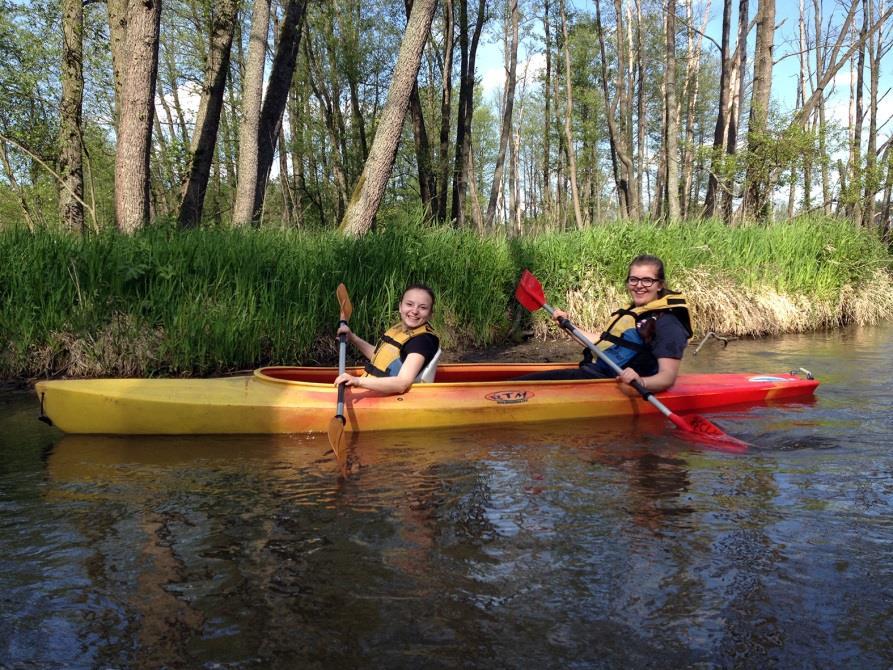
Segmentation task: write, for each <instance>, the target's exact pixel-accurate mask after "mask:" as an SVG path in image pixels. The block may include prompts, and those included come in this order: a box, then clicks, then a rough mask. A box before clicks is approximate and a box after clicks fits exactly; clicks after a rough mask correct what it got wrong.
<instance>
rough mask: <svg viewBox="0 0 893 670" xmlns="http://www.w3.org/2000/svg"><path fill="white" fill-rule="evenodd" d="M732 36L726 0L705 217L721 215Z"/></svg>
mask: <svg viewBox="0 0 893 670" xmlns="http://www.w3.org/2000/svg"><path fill="white" fill-rule="evenodd" d="M731 34H732V0H724V2H723V7H722V46H721V47H720V55H719V58H720V63H721V67H720V71H719V105H718V109H717V112H716V125H715V127H714V131H713V156H712V158H711V162H710V177H709V179H708V181H707V194H706V196H705V197H704V215H705V216H707V217H713V216H716V215H717V214H718V213H719V192H720V184H721V182H720V174H719V172H720V169H721V168H720V160H721V159H722V155H723V153H724V149H725V146H726V132H727V128H728V121H727V120H728V107H729V98H731V95H732V91H731V69H732V58H731V55H730V53H729V40H730V37H731Z"/></svg>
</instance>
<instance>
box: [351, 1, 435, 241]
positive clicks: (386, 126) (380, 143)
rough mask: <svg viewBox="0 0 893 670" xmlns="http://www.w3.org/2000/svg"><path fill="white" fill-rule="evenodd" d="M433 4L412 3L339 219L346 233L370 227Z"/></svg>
mask: <svg viewBox="0 0 893 670" xmlns="http://www.w3.org/2000/svg"><path fill="white" fill-rule="evenodd" d="M436 6H437V1H436V0H415V2H414V3H413V7H412V13H411V14H410V17H409V21H408V22H407V24H406V31H405V33H404V36H403V42H402V44H401V45H400V53H399V55H398V56H397V65H396V66H395V67H394V75H393V78H392V79H391V86H390V90H389V91H388V99H387V102H386V103H385V106H384V109H383V110H382V113H381V119H380V121H379V124H378V128H377V130H376V131H375V139H374V140H373V142H372V148H371V149H370V150H369V157H368V158H367V159H366V163H365V165H364V166H363V174H362V175H360V179H359V181H358V182H357V185H356V187H355V188H354V192H353V196H352V197H351V201H350V204H349V205H348V207H347V212H345V214H344V220H343V221H342V222H341V226H340V228H341V230H342V231H343V232H344V233H346V234H348V235H356V236H359V235H363V234H365V233H366V232H367V231H368V230H369V229H370V228H371V227H372V220H373V219H374V217H375V214H376V212H377V211H378V206H379V204H380V203H381V198H382V195H383V194H384V190H385V186H386V185H387V181H388V178H389V176H390V174H391V169H392V167H393V164H394V156H395V155H396V153H397V146H398V144H399V142H400V135H401V133H402V130H403V120H404V118H405V116H406V109H407V106H408V104H409V96H410V93H411V92H412V87H413V84H414V82H415V81H416V77H417V75H418V71H419V65H420V64H421V59H422V49H423V48H424V46H425V40H426V39H427V37H428V31H429V30H430V29H431V21H432V20H433V19H434V9H435V7H436Z"/></svg>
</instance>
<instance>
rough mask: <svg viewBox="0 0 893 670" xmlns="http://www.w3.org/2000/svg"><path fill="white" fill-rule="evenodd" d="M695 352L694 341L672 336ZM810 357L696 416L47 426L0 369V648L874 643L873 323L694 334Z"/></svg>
mask: <svg viewBox="0 0 893 670" xmlns="http://www.w3.org/2000/svg"><path fill="white" fill-rule="evenodd" d="M690 354H691V352H690ZM690 354H689V356H688V358H687V360H686V362H685V369H686V370H689V371H691V370H701V371H711V370H717V371H754V372H781V371H787V370H790V369H793V368H799V367H805V368H808V369H810V370H812V372H813V373H815V375H816V376H817V377H818V378H819V379H820V380H821V381H822V386H821V387H819V391H818V395H817V397H816V399H815V401H812V402H807V403H786V404H775V405H761V406H757V407H748V408H734V409H730V410H726V411H722V412H716V413H711V414H706V416H707V417H708V418H710V419H711V420H713V421H715V422H716V423H718V424H720V425H721V426H722V427H723V428H724V429H725V430H726V431H727V432H729V433H731V434H733V435H735V436H736V437H739V438H741V439H744V440H746V441H749V442H752V443H754V444H755V445H757V447H756V448H755V449H754V450H752V451H751V452H750V453H748V454H746V455H729V454H723V453H717V452H711V451H705V450H704V449H702V448H699V447H697V446H694V445H692V444H690V443H689V442H688V441H687V440H685V439H684V436H682V435H680V434H679V433H678V431H676V430H675V429H673V428H672V426H671V425H670V424H669V423H668V422H666V421H665V420H663V419H662V418H658V417H651V418H646V419H638V420H623V421H610V422H604V421H602V422H597V421H589V422H561V423H550V424H544V425H540V426H536V427H531V426H509V427H500V428H488V429H456V430H450V431H438V432H427V433H424V434H414V433H387V434H378V435H372V434H367V435H359V436H356V437H354V438H352V444H351V447H352V449H353V453H354V455H355V457H356V460H357V465H356V468H355V472H354V474H353V476H351V478H350V479H348V480H347V481H339V480H338V478H337V477H336V476H335V472H336V467H335V464H334V461H333V459H332V458H331V456H330V454H329V453H328V444H327V442H326V439H325V438H324V437H323V438H311V437H306V436H280V437H250V438H245V437H213V438H109V437H88V436H66V437H63V436H62V435H61V434H59V433H58V432H56V431H55V430H53V429H50V428H47V427H45V426H43V424H40V423H39V422H37V421H36V420H35V416H36V414H37V403H36V401H35V400H34V399H33V397H32V396H31V395H30V394H20V393H6V394H3V395H0V605H2V606H0V667H11V668H19V667H21V668H81V667H83V668H125V667H128V668H129V667H133V668H158V667H171V668H176V667H184V668H186V667H188V668H295V667H306V668H354V667H389V668H422V667H424V668H453V667H463V668H488V669H489V668H494V667H506V668H528V667H542V668H629V667H637V668H638V667H651V668H729V667H740V668H769V667H777V668H793V667H798V668H799V667H809V668H839V667H860V668H889V667H891V665H893V645H891V641H893V619H891V615H893V567H891V562H890V555H891V549H893V546H891V544H893V515H891V512H893V510H891V506H893V457H891V455H890V453H889V447H888V445H889V444H890V443H891V441H893V415H891V412H890V408H891V405H893V402H891V401H893V383H891V381H890V378H889V376H888V374H887V373H886V370H887V367H888V365H889V361H890V360H891V357H893V327H890V326H884V327H879V328H864V329H852V330H847V331H844V332H836V333H820V334H810V335H797V336H786V337H784V338H778V339H768V340H759V341H736V342H732V343H730V344H729V345H728V346H727V347H726V348H722V347H721V345H720V344H719V343H717V342H709V343H707V344H706V345H705V346H704V347H703V348H702V349H701V351H700V352H699V353H698V355H697V356H691V355H690Z"/></svg>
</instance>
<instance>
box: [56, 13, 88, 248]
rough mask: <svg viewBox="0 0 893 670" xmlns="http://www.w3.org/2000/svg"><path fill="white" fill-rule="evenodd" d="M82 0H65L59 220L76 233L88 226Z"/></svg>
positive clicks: (60, 104) (60, 120)
mask: <svg viewBox="0 0 893 670" xmlns="http://www.w3.org/2000/svg"><path fill="white" fill-rule="evenodd" d="M83 7H84V6H83V4H82V0H63V2H62V67H61V77H62V99H61V100H60V102H59V178H60V183H59V186H60V188H59V220H60V222H61V223H62V225H63V226H64V227H65V228H67V229H69V230H73V231H75V232H81V231H82V230H83V228H84V206H83V204H82V200H83V196H84V165H83V157H84V147H83V140H82V135H81V116H82V107H83V100H84V70H83V56H84V42H83V36H84V9H83Z"/></svg>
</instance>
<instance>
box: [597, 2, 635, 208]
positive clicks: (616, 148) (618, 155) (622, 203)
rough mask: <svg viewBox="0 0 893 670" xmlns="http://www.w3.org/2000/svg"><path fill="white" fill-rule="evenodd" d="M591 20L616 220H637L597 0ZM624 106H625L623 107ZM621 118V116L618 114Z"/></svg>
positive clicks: (620, 81)
mask: <svg viewBox="0 0 893 670" xmlns="http://www.w3.org/2000/svg"><path fill="white" fill-rule="evenodd" d="M595 21H596V32H597V34H598V42H599V53H600V55H601V65H600V67H601V73H600V74H601V77H600V79H601V84H602V95H603V97H604V101H605V120H606V121H607V124H608V143H609V147H610V152H611V165H612V167H613V171H614V183H615V184H616V186H617V200H618V209H619V214H620V218H622V219H626V218H633V219H635V218H638V216H639V210H638V208H637V207H636V205H635V199H634V194H635V192H636V187H635V184H634V183H631V182H633V181H634V179H635V177H634V166H633V161H632V155H631V152H630V150H629V148H628V146H627V143H626V139H627V136H628V135H627V133H626V132H625V131H624V128H625V126H624V125H623V121H622V118H621V121H620V122H619V123H618V122H617V121H616V120H615V118H614V114H615V112H616V110H617V104H618V103H617V100H618V97H622V94H620V93H618V95H616V96H614V98H612V97H611V94H610V91H609V87H608V57H607V52H606V49H605V37H604V35H605V31H604V29H603V26H602V18H601V0H595ZM617 32H618V40H620V39H622V37H621V35H620V32H621V31H620V30H619V29H618V31H617ZM619 44H620V43H619V42H618V50H617V55H618V61H619V62H618V64H617V70H618V75H617V81H618V90H620V89H622V88H623V86H624V84H623V81H624V79H625V77H624V75H621V74H620V72H621V71H623V72H625V70H624V67H623V66H622V63H623V58H622V54H623V49H622V48H620V46H619ZM626 106H628V105H626ZM621 117H622V114H621Z"/></svg>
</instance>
